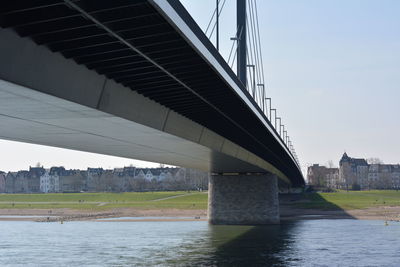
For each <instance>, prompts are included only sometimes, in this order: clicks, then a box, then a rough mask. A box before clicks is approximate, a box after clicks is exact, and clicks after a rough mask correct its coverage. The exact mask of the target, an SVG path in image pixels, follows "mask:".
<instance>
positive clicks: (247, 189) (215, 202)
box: [208, 174, 279, 225]
mask: <svg viewBox="0 0 400 267" xmlns="http://www.w3.org/2000/svg"><path fill="white" fill-rule="evenodd" d="M208 221H209V223H210V224H252V225H255V224H278V223H279V200H278V182H277V177H276V175H274V174H250V175H211V177H210V183H209V189H208Z"/></svg>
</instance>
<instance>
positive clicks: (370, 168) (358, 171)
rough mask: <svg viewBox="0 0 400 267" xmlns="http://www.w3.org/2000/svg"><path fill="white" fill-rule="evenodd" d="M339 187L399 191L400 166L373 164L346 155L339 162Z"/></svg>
mask: <svg viewBox="0 0 400 267" xmlns="http://www.w3.org/2000/svg"><path fill="white" fill-rule="evenodd" d="M339 165H340V167H339V187H340V188H342V189H355V190H370V189H399V188H400V165H399V164H383V163H371V164H368V162H367V160H365V159H360V158H351V157H349V156H348V155H347V153H344V154H343V156H342V158H341V160H340V162H339Z"/></svg>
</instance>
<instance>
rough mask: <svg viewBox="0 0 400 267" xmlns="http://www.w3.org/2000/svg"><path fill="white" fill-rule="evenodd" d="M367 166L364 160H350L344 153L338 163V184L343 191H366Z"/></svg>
mask: <svg viewBox="0 0 400 267" xmlns="http://www.w3.org/2000/svg"><path fill="white" fill-rule="evenodd" d="M368 172H369V165H368V163H367V161H366V160H365V159H361V158H351V157H349V156H348V155H347V153H346V152H345V153H344V154H343V156H342V158H341V159H340V161H339V183H340V185H339V186H340V188H343V189H354V190H359V189H368V183H369V182H368Z"/></svg>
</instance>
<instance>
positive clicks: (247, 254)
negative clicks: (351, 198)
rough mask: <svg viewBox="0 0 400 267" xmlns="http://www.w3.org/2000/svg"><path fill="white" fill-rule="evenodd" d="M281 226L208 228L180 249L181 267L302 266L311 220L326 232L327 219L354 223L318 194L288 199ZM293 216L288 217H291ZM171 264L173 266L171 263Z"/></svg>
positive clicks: (286, 197)
mask: <svg viewBox="0 0 400 267" xmlns="http://www.w3.org/2000/svg"><path fill="white" fill-rule="evenodd" d="M310 198H311V199H310ZM280 201H281V203H282V205H281V209H284V210H285V212H286V213H287V214H285V215H284V216H283V217H282V223H281V224H280V225H264V226H261V225H260V226H249V225H208V227H207V229H206V230H205V231H204V229H203V232H201V233H199V236H197V237H195V238H193V239H192V240H191V241H190V242H188V243H186V244H185V245H184V246H183V247H180V248H179V250H180V252H179V253H180V256H179V257H178V258H175V259H174V260H173V262H172V263H173V264H174V265H178V266H302V265H303V264H304V258H302V257H301V256H302V254H301V253H304V251H303V250H302V248H301V247H299V246H301V244H300V243H299V240H302V239H303V238H302V236H303V235H304V232H305V230H306V229H308V227H309V226H310V223H313V222H311V221H310V220H319V221H318V222H317V221H315V222H314V224H313V225H315V224H318V225H319V226H318V227H316V228H318V229H323V227H324V226H323V225H324V219H352V218H353V217H352V216H351V215H349V214H347V213H346V212H345V211H344V210H342V209H341V208H340V207H339V206H337V205H335V204H334V203H331V202H329V201H327V200H325V199H324V198H323V197H321V196H320V195H318V194H312V195H307V194H306V195H285V196H283V197H281V198H280ZM290 212H291V213H292V214H288V213H290ZM170 263H171V262H170Z"/></svg>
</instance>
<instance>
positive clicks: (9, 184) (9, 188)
mask: <svg viewBox="0 0 400 267" xmlns="http://www.w3.org/2000/svg"><path fill="white" fill-rule="evenodd" d="M16 176H17V173H16V172H8V173H7V175H6V190H5V191H6V193H10V194H12V193H15V192H14V185H15V177H16Z"/></svg>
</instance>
